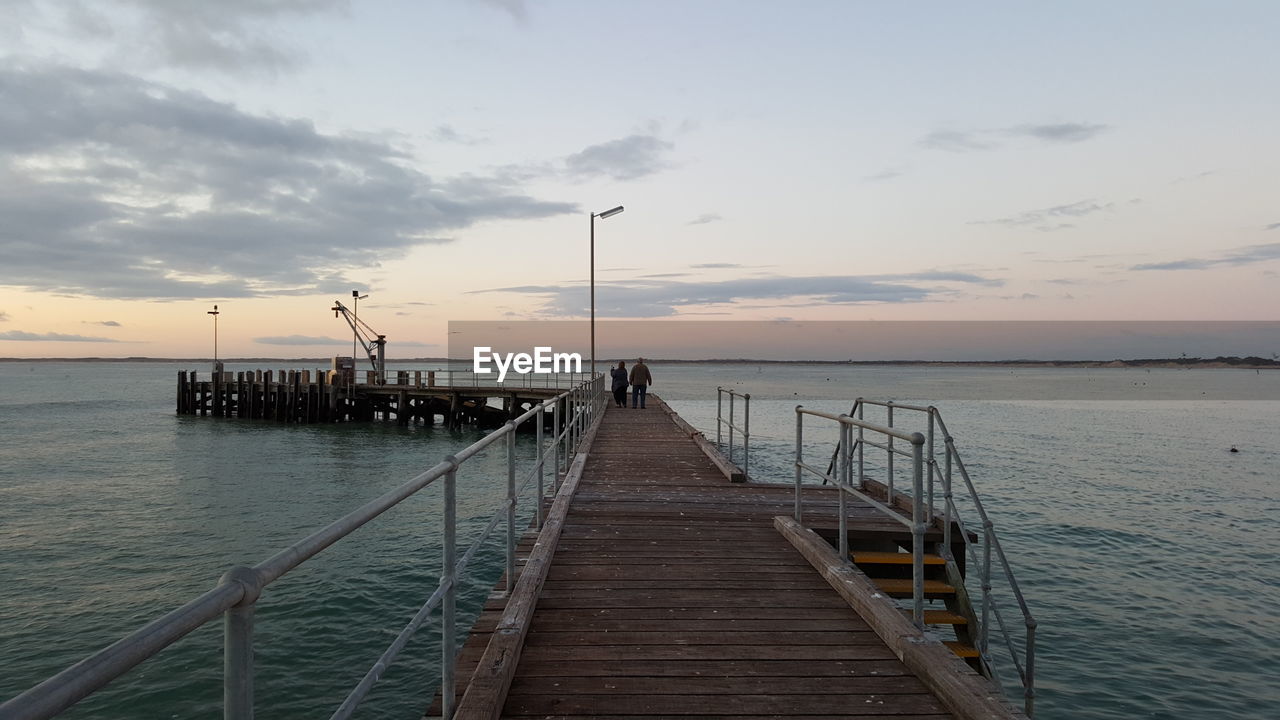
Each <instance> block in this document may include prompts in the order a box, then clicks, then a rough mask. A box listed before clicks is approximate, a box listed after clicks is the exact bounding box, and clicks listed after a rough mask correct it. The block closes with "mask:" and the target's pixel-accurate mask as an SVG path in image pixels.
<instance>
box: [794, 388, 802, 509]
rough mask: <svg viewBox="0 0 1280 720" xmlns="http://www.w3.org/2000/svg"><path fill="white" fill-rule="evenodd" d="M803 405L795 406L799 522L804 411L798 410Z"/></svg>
mask: <svg viewBox="0 0 1280 720" xmlns="http://www.w3.org/2000/svg"><path fill="white" fill-rule="evenodd" d="M803 407H804V406H803V405H797V406H796V510H795V515H796V522H801V521H802V520H803V517H804V512H803V508H802V507H801V504H800V480H801V473H802V472H804V471H803V469H802V468H801V467H800V464H801V463H803V462H804V413H802V412H800V410H801V408H803Z"/></svg>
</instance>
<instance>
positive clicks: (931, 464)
mask: <svg viewBox="0 0 1280 720" xmlns="http://www.w3.org/2000/svg"><path fill="white" fill-rule="evenodd" d="M937 413H938V409H937V408H935V407H933V406H930V407H929V436H928V443H929V460H928V462H927V464H926V467H925V471H926V475H927V476H928V480H929V490H928V501H929V504H928V511H929V512H928V513H927V517H928V518H929V520H928V521H929V522H933V476H934V473H935V471H936V468H937V466H938V461H937V460H936V459H935V458H934V455H933V424H934V416H935V415H937Z"/></svg>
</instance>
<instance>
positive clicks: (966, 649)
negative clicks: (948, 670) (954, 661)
mask: <svg viewBox="0 0 1280 720" xmlns="http://www.w3.org/2000/svg"><path fill="white" fill-rule="evenodd" d="M942 644H943V645H946V646H947V647H949V648H951V652H953V653H955V654H956V655H958V656H960V657H962V658H976V657H978V651H977V649H976V648H974V647H972V646H970V645H965V644H964V643H962V642H957V641H955V640H943V641H942Z"/></svg>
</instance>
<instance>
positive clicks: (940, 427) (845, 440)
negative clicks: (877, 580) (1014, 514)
mask: <svg viewBox="0 0 1280 720" xmlns="http://www.w3.org/2000/svg"><path fill="white" fill-rule="evenodd" d="M869 407H870V408H878V409H881V410H883V413H884V417H885V424H884V425H882V426H878V425H875V424H873V423H868V422H866V419H865V416H866V409H867V408H869ZM902 411H906V412H909V413H918V414H923V415H924V416H925V417H926V422H927V424H926V431H925V433H923V434H921V433H914V434H913V435H914V436H919V437H920V439H921V444H922V446H923V453H922V458H921V459H922V461H923V468H920V467H917V465H916V460H915V457H914V453H915V449H916V444H915V442H914V441H912V451H911V452H910V453H908V452H905V451H904V450H903V449H902V448H901V447H900V446H896V445H895V442H894V441H895V440H897V439H903V434H902V430H901V427H900V422H901V420H900V417H899V415H898V414H899V413H901V412H902ZM802 412H803V414H809V415H816V416H820V417H826V418H830V419H837V418H843V420H840V422H841V428H842V430H841V434H840V439H839V440H838V442H837V445H836V449H835V451H834V452H833V453H832V457H831V461H830V463H829V464H828V466H827V471H826V472H825V473H823V472H819V471H818V470H817V469H816V468H811V467H806V468H805V469H806V470H807V471H809V472H811V473H813V474H815V475H818V476H819V477H822V478H823V483H824V484H825V483H827V482H832V483H836V484H837V485H838V486H840V487H841V489H842V491H848V492H851V493H852V494H855V495H858V496H859V497H860V498H862V499H864V500H868V501H869V502H871V504H872V505H873V506H875V507H878V508H879V509H880V510H881V511H884V512H887V513H889V514H890V515H893V516H896V517H898V518H899V519H900V520H903V521H904V522H905V519H903V518H902V516H901V515H900V514H899V513H897V512H896V511H894V510H891V509H890V508H892V507H894V502H895V498H896V497H902V496H907V497H909V499H910V502H911V507H912V515H913V517H915V516H916V513H917V512H919V513H922V516H923V517H925V518H929V520H927V521H926V522H927V523H934V522H936V523H938V524H940V525H941V529H942V543H941V552H940V554H941V555H942V556H943V557H944V559H946V560H947V562H948V563H950V564H954V563H955V561H956V560H957V558H955V557H954V555H953V550H952V548H953V545H952V543H953V542H955V541H956V535H957V533H956V532H954V531H953V528H954V529H955V531H958V536H959V541H960V543H961V544H963V546H964V550H963V554H964V555H965V558H966V559H967V560H968V563H969V565H968V567H969V568H971V570H970V572H969V573H968V576H969V577H973V576H974V575H975V574H976V575H977V576H978V577H979V578H980V583H981V584H980V593H981V594H980V608H981V609H980V614H979V615H978V617H977V618H976V619H977V621H978V622H977V628H976V630H975V632H974V637H975V639H976V647H975V649H976V650H977V651H978V653H979V658H980V661H981V663H982V665H983V667H985V668H986V669H987V670H988V672H989V673H990V674H991V676H992V679H993V680H995V681H996V683H997V684H1000V683H1001V678H1000V673H999V663H997V662H996V658H995V657H994V655H993V653H992V652H991V647H990V640H991V635H992V631H993V630H994V631H995V633H996V634H998V635H999V636H1000V638H1001V639H1002V640H1003V644H1004V647H1005V651H1006V652H1007V653H1008V657H1009V661H1010V662H1011V663H1012V665H1013V667H1014V669H1015V671H1016V672H1017V675H1018V680H1019V684H1020V685H1021V686H1022V689H1023V706H1024V708H1025V710H1026V713H1027V715H1028V716H1032V715H1033V713H1034V709H1035V649H1036V627H1037V623H1036V620H1035V618H1034V616H1032V614H1031V611H1030V609H1029V608H1028V606H1027V602H1026V598H1025V596H1024V595H1023V593H1022V589H1021V587H1020V586H1019V585H1018V580H1017V578H1016V577H1015V576H1014V574H1013V568H1012V566H1011V565H1010V564H1009V559H1008V557H1007V556H1006V555H1005V552H1004V548H1003V547H1002V546H1001V544H1000V538H999V537H998V536H997V535H996V532H995V525H994V523H992V521H991V518H990V517H989V516H988V514H987V511H986V508H985V506H984V505H983V503H982V498H981V497H980V496H979V495H978V491H977V488H976V487H975V485H974V483H973V480H972V478H970V476H969V471H968V469H967V468H966V466H965V464H964V460H963V459H962V458H961V457H960V452H959V451H958V450H957V449H956V446H955V438H954V437H952V435H951V433H950V432H949V431H948V430H947V425H946V423H945V422H944V421H943V419H942V415H941V413H940V412H939V411H938V408H936V407H934V406H932V405H930V406H922V405H911V404H905V403H896V402H893V401H881V400H870V399H867V398H858V399H857V401H856V402H854V404H853V407H852V409H851V410H850V412H849V413H848V414H847V415H839V416H835V415H831V414H829V413H817V412H814V411H809V410H803V411H802V410H801V408H797V425H796V459H797V460H796V461H797V470H796V476H797V483H799V479H800V467H799V463H800V461H801V455H800V453H801V444H800V443H801V431H802V425H801V419H800V418H801V413H802ZM855 416H856V417H855ZM850 428H856V433H855V432H853V431H852V430H850ZM869 431H874V432H875V433H877V434H878V435H883V436H884V437H883V439H880V438H878V437H876V436H870V437H869V436H868V434H867V433H868V432H869ZM938 436H941V438H942V441H943V448H942V451H941V458H940V459H941V463H940V462H939V453H938V452H937V451H936V444H935V440H936V438H937V437H938ZM867 448H874V449H876V450H883V451H884V452H885V455H884V462H883V465H882V467H881V468H879V469H881V470H883V472H884V486H885V499H886V501H887V506H886V505H884V504H880V503H879V502H876V501H874V500H872V499H869V498H867V497H866V495H865V493H861V492H860V491H858V492H854V491H853V490H852V489H851V488H846V487H844V483H843V482H842V481H841V478H847V479H848V480H849V482H850V483H852V481H853V480H854V479H856V480H857V483H856V484H857V485H858V486H859V487H861V486H863V485H864V483H865V481H867V480H875V478H874V477H871V476H870V475H868V474H867V465H868V463H867V457H866V449H867ZM904 455H906V456H908V457H912V467H911V480H912V487H911V491H910V492H909V493H905V492H903V490H902V488H901V486H900V485H898V484H897V483H896V479H897V475H898V473H899V469H898V468H896V467H895V464H894V458H895V457H901V456H904ZM855 457H856V461H855V460H854V458H855ZM841 463H844V465H841ZM855 468H856V469H855ZM922 470H923V472H922ZM957 473H958V474H959V476H960V478H961V480H962V481H963V482H962V491H963V492H964V494H965V495H966V496H967V498H968V502H969V504H970V505H971V507H972V509H973V512H974V513H975V514H976V516H977V520H978V522H979V523H981V525H982V533H981V535H978V534H976V533H971V532H970V531H969V530H968V525H967V524H966V522H965V520H964V517H963V516H962V514H961V512H960V508H959V506H958V505H957V503H956V502H955V494H954V487H953V480H954V478H955V476H956V474H957ZM921 479H923V483H920V480H921ZM939 485H940V486H941V491H942V507H941V513H939V512H938V508H937V507H935V499H936V493H935V489H936V488H937V487H938V486H939ZM798 492H799V489H798V486H797V493H798ZM843 497H844V492H841V498H843ZM798 503H799V497H798V495H797V519H798V518H799V514H798V513H799V505H798ZM841 512H842V520H843V507H842V511H841ZM939 515H940V516H939ZM913 530H914V528H913ZM844 541H845V540H844V536H843V530H842V536H841V542H842V543H843V542H844ZM919 546H920V543H919V542H918V541H915V540H914V534H913V547H919ZM913 554H914V553H913ZM997 564H998V568H996V565H997ZM993 571H994V572H995V574H996V575H997V576H1000V577H1003V578H1004V580H1005V585H1006V586H1007V588H1008V591H1009V593H1010V594H1011V595H1012V596H1013V599H1014V601H1015V602H1016V604H1017V606H1018V611H1019V612H1020V613H1021V615H1022V625H1023V630H1024V635H1023V644H1022V645H1023V646H1022V649H1021V651H1019V649H1018V647H1017V646H1016V645H1015V642H1014V637H1015V636H1014V633H1013V632H1012V630H1011V628H1010V626H1009V624H1008V623H1007V622H1006V620H1005V617H1004V613H1003V611H1002V609H1001V606H1000V604H999V603H998V602H997V601H996V598H995V595H994V594H993V593H992V590H993V585H992V575H993ZM912 579H913V586H918V585H919V584H920V583H921V581H922V579H923V567H917V566H916V563H915V558H914V557H913V562H912ZM915 592H916V590H915V589H914V588H913V598H912V601H913V604H914V603H915ZM1002 687H1003V686H1002Z"/></svg>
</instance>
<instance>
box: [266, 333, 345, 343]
mask: <svg viewBox="0 0 1280 720" xmlns="http://www.w3.org/2000/svg"><path fill="white" fill-rule="evenodd" d="M253 341H254V342H256V343H258V344H259V345H334V344H338V343H345V342H346V340H339V339H337V338H331V337H315V336H312V335H273V336H269V337H256V338H254V339H253Z"/></svg>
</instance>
